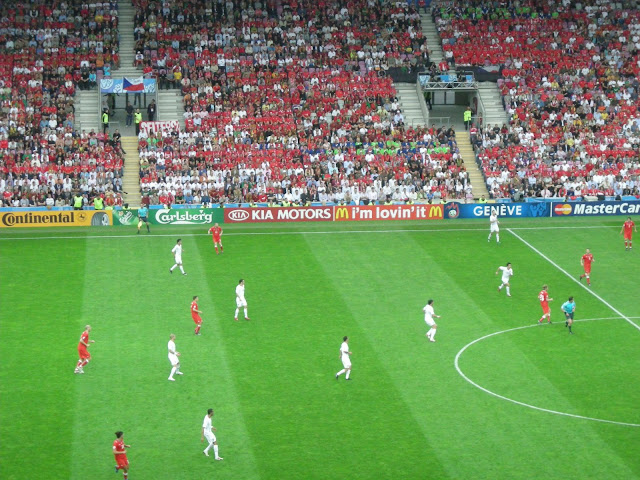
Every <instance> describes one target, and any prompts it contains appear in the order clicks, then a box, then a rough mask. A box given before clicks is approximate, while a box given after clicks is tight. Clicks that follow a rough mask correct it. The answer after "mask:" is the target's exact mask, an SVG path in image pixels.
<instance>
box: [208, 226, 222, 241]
mask: <svg viewBox="0 0 640 480" xmlns="http://www.w3.org/2000/svg"><path fill="white" fill-rule="evenodd" d="M209 232H211V234H212V235H213V238H217V239H219V238H220V235H222V228H220V227H211V228H210V229H209Z"/></svg>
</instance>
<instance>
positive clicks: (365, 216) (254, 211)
mask: <svg viewBox="0 0 640 480" xmlns="http://www.w3.org/2000/svg"><path fill="white" fill-rule="evenodd" d="M443 211H444V210H443V208H442V205H359V206H358V205H345V206H337V207H336V206H333V207H275V208H225V209H224V221H225V223H269V222H333V221H363V220H438V219H442V215H443Z"/></svg>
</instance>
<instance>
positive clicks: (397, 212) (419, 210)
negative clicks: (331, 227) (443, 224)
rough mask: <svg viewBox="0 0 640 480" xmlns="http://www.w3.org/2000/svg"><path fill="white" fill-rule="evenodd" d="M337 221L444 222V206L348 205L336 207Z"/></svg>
mask: <svg viewBox="0 0 640 480" xmlns="http://www.w3.org/2000/svg"><path fill="white" fill-rule="evenodd" d="M334 208H335V209H336V211H335V220H336V221H340V222H343V221H364V220H442V218H443V213H444V208H443V206H442V205H347V206H341V207H334Z"/></svg>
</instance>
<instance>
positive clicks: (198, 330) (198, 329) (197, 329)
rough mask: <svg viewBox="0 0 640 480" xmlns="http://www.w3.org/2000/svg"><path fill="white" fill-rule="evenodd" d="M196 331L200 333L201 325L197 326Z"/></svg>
mask: <svg viewBox="0 0 640 480" xmlns="http://www.w3.org/2000/svg"><path fill="white" fill-rule="evenodd" d="M196 333H200V325H198V326H197V327H196Z"/></svg>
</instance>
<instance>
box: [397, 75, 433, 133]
mask: <svg viewBox="0 0 640 480" xmlns="http://www.w3.org/2000/svg"><path fill="white" fill-rule="evenodd" d="M394 86H395V87H396V92H397V96H398V100H399V103H400V109H401V110H402V114H403V115H404V123H405V124H406V125H411V126H413V127H415V126H418V125H425V124H426V123H427V122H426V119H425V118H424V116H423V115H422V108H421V107H420V99H419V97H418V93H417V92H416V84H415V83H395V84H394Z"/></svg>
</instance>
